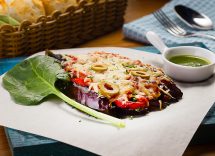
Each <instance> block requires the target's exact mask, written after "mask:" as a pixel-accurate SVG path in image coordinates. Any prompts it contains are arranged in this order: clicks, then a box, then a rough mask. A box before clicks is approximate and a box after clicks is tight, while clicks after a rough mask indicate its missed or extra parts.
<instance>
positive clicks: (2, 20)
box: [0, 15, 20, 26]
mask: <svg viewBox="0 0 215 156" xmlns="http://www.w3.org/2000/svg"><path fill="white" fill-rule="evenodd" d="M0 24H1V25H2V24H9V25H12V26H17V25H20V22H18V21H17V20H15V19H14V18H12V17H11V16H7V15H0Z"/></svg>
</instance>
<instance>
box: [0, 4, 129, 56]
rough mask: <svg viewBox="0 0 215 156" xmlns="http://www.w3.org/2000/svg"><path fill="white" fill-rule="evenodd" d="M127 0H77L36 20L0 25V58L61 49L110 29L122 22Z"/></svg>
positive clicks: (120, 24)
mask: <svg viewBox="0 0 215 156" xmlns="http://www.w3.org/2000/svg"><path fill="white" fill-rule="evenodd" d="M126 5H127V0H104V1H101V0H100V1H98V0H94V1H93V2H90V3H89V2H88V3H87V2H85V1H83V2H81V3H80V5H79V6H78V7H73V6H71V7H68V8H67V9H66V11H65V12H63V13H62V12H60V11H54V12H53V13H52V15H51V16H41V17H39V18H38V20H37V22H36V23H31V22H29V21H27V20H26V21H23V22H22V23H21V24H20V26H17V27H13V26H10V25H3V26H1V28H0V58H3V57H4V58H5V57H16V56H20V55H30V54H33V53H36V52H39V51H43V50H45V49H62V48H70V47H74V46H75V45H77V44H80V43H83V42H85V41H87V40H90V39H93V38H95V37H97V36H100V35H103V34H105V33H107V32H110V31H112V30H114V29H116V28H118V27H120V26H122V24H123V16H124V13H125V9H126Z"/></svg>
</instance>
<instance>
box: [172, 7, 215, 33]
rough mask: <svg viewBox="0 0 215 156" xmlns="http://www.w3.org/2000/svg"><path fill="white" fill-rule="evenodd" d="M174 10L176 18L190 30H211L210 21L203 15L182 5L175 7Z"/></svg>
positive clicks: (211, 24)
mask: <svg viewBox="0 0 215 156" xmlns="http://www.w3.org/2000/svg"><path fill="white" fill-rule="evenodd" d="M174 9H175V12H176V14H177V16H178V17H179V18H180V19H181V20H182V21H183V22H184V23H185V24H187V25H188V26H190V27H191V28H195V29H200V30H211V29H213V22H212V20H211V19H210V18H209V17H208V16H206V15H205V14H202V13H199V12H197V11H195V10H193V9H191V8H188V7H186V6H183V5H176V6H175V8H174Z"/></svg>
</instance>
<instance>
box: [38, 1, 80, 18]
mask: <svg viewBox="0 0 215 156" xmlns="http://www.w3.org/2000/svg"><path fill="white" fill-rule="evenodd" d="M42 2H43V5H44V7H45V11H46V15H50V14H51V13H52V12H53V11H55V10H58V11H61V12H64V11H65V9H66V8H67V7H69V6H77V5H78V3H77V0H42Z"/></svg>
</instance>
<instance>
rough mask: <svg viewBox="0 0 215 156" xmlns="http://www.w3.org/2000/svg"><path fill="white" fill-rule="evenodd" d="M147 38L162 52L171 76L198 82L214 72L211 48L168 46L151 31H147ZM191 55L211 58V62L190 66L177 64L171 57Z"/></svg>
mask: <svg viewBox="0 0 215 156" xmlns="http://www.w3.org/2000/svg"><path fill="white" fill-rule="evenodd" d="M146 36H147V39H148V40H149V41H150V42H151V43H152V44H153V45H154V46H155V47H156V48H157V49H158V50H159V51H160V52H161V53H162V58H163V68H164V71H165V72H166V74H167V75H169V76H170V77H172V78H174V79H176V80H179V81H185V82H198V81H203V80H206V79H207V78H209V77H210V76H211V75H213V74H214V69H215V54H214V53H213V52H211V51H210V50H207V49H204V48H200V47H194V46H178V47H173V48H168V47H167V46H166V45H165V44H164V43H163V41H162V40H161V39H160V38H159V36H158V35H157V34H156V33H154V32H152V31H149V32H147V33H146ZM180 55H191V56H195V57H200V58H204V59H206V60H209V62H210V64H208V65H204V66H200V67H190V66H183V65H179V64H175V63H173V62H171V61H169V59H170V58H171V57H174V56H180Z"/></svg>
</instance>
